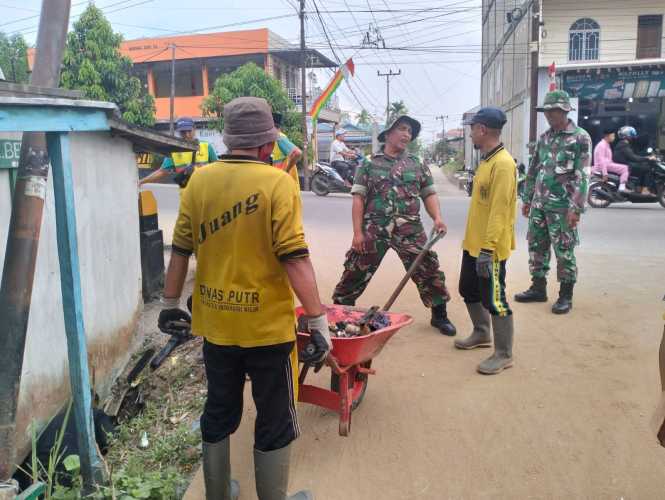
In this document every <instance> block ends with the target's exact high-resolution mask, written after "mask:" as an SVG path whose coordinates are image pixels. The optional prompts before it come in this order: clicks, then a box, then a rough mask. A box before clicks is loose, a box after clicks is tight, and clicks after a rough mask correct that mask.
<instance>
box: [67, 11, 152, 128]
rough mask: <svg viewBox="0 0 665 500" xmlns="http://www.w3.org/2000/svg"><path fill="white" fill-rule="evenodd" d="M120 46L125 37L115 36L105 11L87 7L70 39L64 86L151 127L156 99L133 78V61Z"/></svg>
mask: <svg viewBox="0 0 665 500" xmlns="http://www.w3.org/2000/svg"><path fill="white" fill-rule="evenodd" d="M121 42H122V35H119V34H117V33H114V32H113V29H112V28H111V24H110V23H109V22H108V21H107V20H106V18H105V17H104V14H102V11H101V10H99V9H98V8H97V7H95V6H94V5H92V4H91V5H90V6H88V8H87V9H86V10H85V11H84V12H83V14H82V15H81V17H80V18H79V20H78V21H76V22H75V23H74V31H72V32H71V33H69V35H68V37H67V48H66V50H65V55H64V58H63V68H62V73H61V76H60V81H61V85H62V87H64V88H67V89H76V90H81V91H83V94H84V95H85V96H86V97H87V98H88V99H94V100H99V101H110V102H114V103H115V104H117V105H118V108H120V112H121V113H122V118H123V119H124V120H127V121H128V122H130V123H133V124H136V125H141V126H150V125H152V124H153V123H154V122H155V102H154V99H153V98H152V96H150V95H149V94H148V92H147V91H146V90H145V89H144V88H143V86H142V84H141V80H139V79H138V78H137V77H135V76H131V69H132V61H131V60H130V59H129V58H128V57H125V56H123V55H121V54H120V50H119V49H120V43H121Z"/></svg>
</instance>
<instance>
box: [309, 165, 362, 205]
mask: <svg viewBox="0 0 665 500" xmlns="http://www.w3.org/2000/svg"><path fill="white" fill-rule="evenodd" d="M361 158H362V155H358V156H357V157H356V159H355V160H350V161H348V162H347V164H349V165H350V166H351V167H352V171H351V176H350V177H351V179H350V181H351V183H352V184H353V177H354V176H355V174H356V169H357V168H358V163H359V161H360V159H361ZM310 185H311V189H312V191H313V192H314V194H316V195H317V196H327V195H328V194H330V193H350V192H351V186H348V185H347V184H346V182H344V179H343V178H342V176H341V175H340V174H339V172H338V171H337V170H335V169H334V168H332V167H331V166H330V165H329V164H328V163H326V162H322V161H321V162H317V163H316V166H315V167H314V173H313V174H312V179H311V181H310Z"/></svg>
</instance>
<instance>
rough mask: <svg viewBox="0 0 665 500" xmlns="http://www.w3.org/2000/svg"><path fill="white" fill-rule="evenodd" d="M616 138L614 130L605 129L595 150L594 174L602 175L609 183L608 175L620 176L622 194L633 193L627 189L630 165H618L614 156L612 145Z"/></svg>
mask: <svg viewBox="0 0 665 500" xmlns="http://www.w3.org/2000/svg"><path fill="white" fill-rule="evenodd" d="M615 138H616V134H615V133H614V130H613V129H611V128H608V129H605V131H604V132H603V138H602V139H601V141H600V142H599V143H598V144H597V145H596V148H595V149H594V150H593V161H594V163H593V169H592V170H593V172H594V173H595V174H598V175H601V176H602V178H603V182H607V179H608V173H613V174H617V175H618V176H619V191H620V192H622V193H629V192H631V191H630V189H628V188H627V187H626V181H628V175H629V168H628V165H624V164H623V163H616V162H615V161H614V154H613V153H612V143H613V142H614V140H615Z"/></svg>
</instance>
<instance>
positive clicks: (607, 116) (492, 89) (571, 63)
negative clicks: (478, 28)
mask: <svg viewBox="0 0 665 500" xmlns="http://www.w3.org/2000/svg"><path fill="white" fill-rule="evenodd" d="M534 8H535V9H536V11H539V12H540V23H539V24H540V26H539V29H538V40H539V42H538V44H537V45H535V44H531V43H530V40H531V29H532V19H533V12H534ZM664 17H665V1H663V0H630V1H622V2H620V1H617V0H586V1H584V2H580V1H579V0H537V1H531V0H527V1H520V0H483V51H482V55H483V57H482V61H483V63H482V64H483V67H482V85H481V89H482V90H481V102H482V104H483V105H495V106H500V107H502V108H503V109H504V110H505V111H506V114H507V115H508V124H507V125H506V129H505V133H504V142H505V144H506V146H507V147H508V149H509V150H510V151H511V152H512V153H513V155H514V156H515V157H516V158H518V160H520V161H524V162H525V163H526V159H527V158H528V142H529V115H530V109H531V107H532V103H531V102H530V101H531V99H530V91H529V89H530V59H531V58H530V51H531V50H533V49H537V50H538V51H539V57H538V60H539V62H538V66H539V72H538V74H539V85H538V87H539V88H538V93H539V101H540V102H542V100H543V97H544V95H545V93H546V92H547V88H548V83H549V77H548V70H547V68H548V67H549V66H550V65H551V64H552V63H555V64H556V67H557V84H558V86H559V88H563V89H564V90H566V91H568V92H569V93H570V94H571V96H573V97H574V98H575V99H576V101H577V104H578V105H577V108H578V112H577V114H574V115H573V119H576V120H578V122H579V124H580V125H581V126H582V127H584V128H585V129H586V130H587V131H588V132H589V133H590V134H591V136H592V137H593V139H594V141H597V140H599V138H600V136H601V135H602V130H603V129H605V128H615V129H618V128H619V127H621V126H623V125H632V126H634V127H635V128H637V130H638V132H639V133H640V136H641V139H642V143H643V146H644V147H646V146H647V145H648V146H653V147H658V148H661V149H665V38H663V18H664ZM545 126H546V125H545V122H544V120H543V119H542V117H539V122H538V132H539V133H541V132H543V131H544V129H545Z"/></svg>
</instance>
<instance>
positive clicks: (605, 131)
mask: <svg viewBox="0 0 665 500" xmlns="http://www.w3.org/2000/svg"><path fill="white" fill-rule="evenodd" d="M616 132H617V131H616V129H614V128H611V127H607V128H604V129H603V135H610V134H616Z"/></svg>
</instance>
